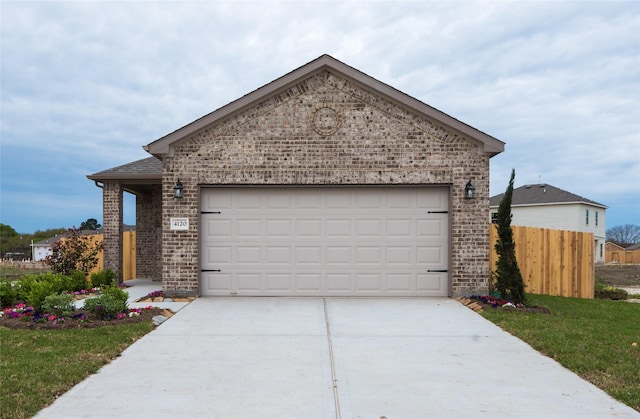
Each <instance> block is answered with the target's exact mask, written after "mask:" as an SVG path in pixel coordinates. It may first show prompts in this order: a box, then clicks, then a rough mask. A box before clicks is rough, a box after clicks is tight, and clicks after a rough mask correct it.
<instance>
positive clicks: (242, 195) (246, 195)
mask: <svg viewBox="0 0 640 419" xmlns="http://www.w3.org/2000/svg"><path fill="white" fill-rule="evenodd" d="M234 197H235V199H234V200H233V209H237V210H241V211H243V210H258V211H259V210H261V209H262V194H255V193H251V192H250V191H249V190H244V191H240V192H239V193H237V194H234Z"/></svg>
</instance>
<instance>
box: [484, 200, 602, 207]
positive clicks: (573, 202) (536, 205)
mask: <svg viewBox="0 0 640 419" xmlns="http://www.w3.org/2000/svg"><path fill="white" fill-rule="evenodd" d="M576 204H579V205H590V206H592V207H598V208H602V209H607V208H609V207H608V206H606V205H602V204H598V203H597V202H585V201H567V202H535V203H529V204H511V207H512V208H513V207H543V206H550V205H576ZM499 206H500V204H498V205H489V208H498V207H499Z"/></svg>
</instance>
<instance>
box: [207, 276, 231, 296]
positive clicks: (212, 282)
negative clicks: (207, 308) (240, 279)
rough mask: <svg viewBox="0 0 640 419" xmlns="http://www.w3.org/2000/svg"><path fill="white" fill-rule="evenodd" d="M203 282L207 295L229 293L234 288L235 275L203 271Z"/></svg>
mask: <svg viewBox="0 0 640 419" xmlns="http://www.w3.org/2000/svg"><path fill="white" fill-rule="evenodd" d="M202 283H203V284H204V285H205V288H204V289H203V294H205V295H215V294H222V295H229V294H230V293H232V292H233V291H234V290H233V288H232V287H233V275H231V274H230V273H225V274H223V273H219V272H203V274H202Z"/></svg>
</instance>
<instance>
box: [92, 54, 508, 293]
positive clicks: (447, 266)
mask: <svg viewBox="0 0 640 419" xmlns="http://www.w3.org/2000/svg"><path fill="white" fill-rule="evenodd" d="M144 149H145V150H146V151H147V152H149V153H150V154H151V155H152V157H149V158H147V159H143V160H138V161H135V162H132V163H129V164H125V165H122V166H118V167H115V168H112V169H108V170H105V171H102V172H98V173H95V174H92V175H89V176H88V178H89V179H91V180H93V181H95V182H96V185H97V186H99V187H101V188H102V190H103V205H104V218H103V231H104V244H105V251H104V256H105V260H104V267H105V268H110V269H114V270H116V271H120V267H121V266H122V241H121V240H122V239H121V237H122V199H123V192H129V193H133V194H135V195H136V225H137V235H136V240H137V243H136V249H137V254H136V269H137V276H138V277H139V278H152V279H154V280H161V281H162V285H163V289H164V291H165V292H167V293H187V294H197V295H255V296H261V295H271V296H301V295H304V296H448V295H449V296H457V295H468V294H474V293H481V292H486V291H487V287H488V278H489V265H488V260H489V223H488V222H487V220H488V219H489V208H488V207H487V205H486V202H487V200H488V199H489V159H490V158H491V157H492V156H494V155H496V154H498V153H500V152H502V151H503V150H504V143H503V142H502V141H499V140H497V139H495V138H493V137H491V136H489V135H487V134H485V133H483V132H481V131H479V130H477V129H475V128H473V127H471V126H469V125H466V124H464V123H462V122H461V121H459V120H457V119H455V118H453V117H451V116H449V115H446V114H444V113H442V112H440V111H438V110H436V109H434V108H432V107H430V106H429V105H426V104H425V103H423V102H420V101H419V100H417V99H414V98H412V97H411V96H408V95H406V94H404V93H402V92H400V91H398V90H396V89H394V88H392V87H391V86H389V85H386V84H384V83H382V82H380V81H378V80H376V79H374V78H372V77H370V76H368V75H366V74H364V73H362V72H360V71H358V70H356V69H355V68H352V67H350V66H348V65H346V64H344V63H343V62H340V61H338V60H336V59H334V58H332V57H330V56H328V55H323V56H321V57H319V58H318V59H316V60H314V61H312V62H310V63H308V64H306V65H304V66H302V67H300V68H298V69H296V70H293V71H292V72H290V73H288V74H286V75H284V76H282V77H280V78H278V79H277V80H275V81H273V82H271V83H269V84H267V85H265V86H263V87H261V88H259V89H257V90H255V91H253V92H251V93H249V94H247V95H245V96H242V97H241V98H240V99H238V100H236V101H234V102H231V103H230V104H228V105H226V106H224V107H222V108H220V109H218V110H216V111H214V112H212V113H210V114H208V115H205V116H204V117H202V118H200V119H198V120H196V121H194V122H192V123H190V124H188V125H186V126H184V127H182V128H179V129H177V130H176V131H174V132H172V133H170V134H168V135H166V136H164V137H162V138H160V139H158V140H156V141H154V142H152V143H150V144H148V145H147V146H146V147H144ZM467 185H469V186H473V187H474V188H475V196H472V197H468V196H467V190H468V189H470V188H469V187H467ZM471 192H473V190H472V191H471Z"/></svg>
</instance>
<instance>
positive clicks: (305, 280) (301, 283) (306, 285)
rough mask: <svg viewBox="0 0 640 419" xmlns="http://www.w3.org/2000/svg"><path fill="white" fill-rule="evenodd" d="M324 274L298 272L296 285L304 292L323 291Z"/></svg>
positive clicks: (297, 288)
mask: <svg viewBox="0 0 640 419" xmlns="http://www.w3.org/2000/svg"><path fill="white" fill-rule="evenodd" d="M321 284H322V275H321V274H319V273H307V274H297V275H296V276H295V287H296V290H297V291H302V292H314V293H321V292H322V285H321Z"/></svg>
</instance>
